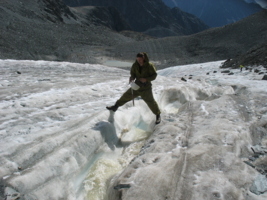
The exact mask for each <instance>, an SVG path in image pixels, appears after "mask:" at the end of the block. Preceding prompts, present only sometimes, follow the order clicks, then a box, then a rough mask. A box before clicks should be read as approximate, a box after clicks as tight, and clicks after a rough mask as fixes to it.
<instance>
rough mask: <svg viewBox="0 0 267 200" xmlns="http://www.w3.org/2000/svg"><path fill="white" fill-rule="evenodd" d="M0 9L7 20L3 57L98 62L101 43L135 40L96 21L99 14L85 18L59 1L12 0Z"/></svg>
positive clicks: (1, 44) (0, 48) (1, 41)
mask: <svg viewBox="0 0 267 200" xmlns="http://www.w3.org/2000/svg"><path fill="white" fill-rule="evenodd" d="M104 9H105V10H106V11H107V13H110V12H111V10H110V9H108V8H104ZM0 10H1V12H0V18H1V19H5V20H1V21H0V29H1V32H0V35H1V37H0V58H9V59H12V58H14V59H34V60H35V59H43V60H61V61H63V60H68V61H72V62H85V61H86V62H91V63H95V62H96V57H97V56H98V54H99V51H100V50H99V49H100V48H99V46H100V47H101V46H112V45H115V44H119V43H124V42H129V41H135V40H134V39H131V38H129V37H125V36H123V35H120V34H118V33H116V32H114V31H111V30H110V29H109V28H106V27H105V26H103V25H102V24H101V23H100V22H99V21H96V20H95V19H99V17H97V16H93V17H91V18H89V19H88V18H83V17H81V16H80V15H77V14H76V13H75V12H74V11H73V10H70V9H69V7H67V6H66V5H65V4H63V3H62V2H61V1H57V0H41V1H40V0H24V1H19V0H9V1H4V2H1V4H0ZM108 11H110V12H108ZM113 11H114V9H113ZM117 14H119V13H118V12H117ZM93 20H95V21H93ZM118 20H120V18H119V16H118ZM111 21H112V20H111ZM125 26H127V25H125ZM111 28H112V27H111ZM114 29H120V27H116V26H115V25H114ZM96 46H98V47H97V48H96V49H97V50H95V49H94V47H96Z"/></svg>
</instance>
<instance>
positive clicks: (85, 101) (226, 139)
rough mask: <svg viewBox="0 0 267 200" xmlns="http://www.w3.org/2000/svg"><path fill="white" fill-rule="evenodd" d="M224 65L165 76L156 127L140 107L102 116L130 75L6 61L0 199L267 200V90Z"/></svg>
mask: <svg viewBox="0 0 267 200" xmlns="http://www.w3.org/2000/svg"><path fill="white" fill-rule="evenodd" d="M221 63H222V61H219V62H210V63H202V64H194V65H185V66H176V67H170V68H167V69H164V70H160V71H159V72H158V77H157V80H156V81H154V82H153V91H154V95H155V98H156V100H157V102H158V103H159V106H160V109H161V110H162V119H163V121H162V123H161V124H160V125H157V126H155V125H154V123H155V116H154V115H153V114H152V112H151V111H150V110H149V108H148V107H147V106H146V104H145V103H144V102H143V101H142V99H140V98H138V99H136V105H135V107H133V106H132V102H129V103H127V104H126V105H125V106H123V107H121V108H119V110H118V111H117V112H116V113H115V114H114V113H113V112H109V111H107V110H106V109H105V106H106V105H112V104H113V103H114V102H115V101H116V100H117V99H118V98H119V97H120V96H121V94H122V93H123V92H124V91H126V90H127V89H128V87H129V86H128V83H127V82H128V78H129V71H125V70H122V69H118V68H112V67H106V66H102V65H90V64H76V63H67V62H47V61H17V60H0V74H1V76H0V108H1V118H0V120H1V123H0V199H8V200H11V199H14V200H15V199H27V200H35V199H42V200H56V199H69V200H76V199H77V200H104V199H105V200H136V199H140V200H156V199H168V200H176V199H177V200H191V199H192V200H195V199H198V200H211V199H222V200H231V199H232V200H263V199H267V193H266V192H267V178H266V174H267V173H266V172H267V171H265V170H266V169H267V155H266V152H267V93H266V92H267V81H263V80H261V78H262V77H263V75H262V74H261V75H259V74H258V73H254V72H250V71H249V70H245V69H244V71H243V72H240V71H239V70H238V69H237V70H230V71H231V72H233V73H234V74H233V75H228V74H227V73H221V71H222V69H220V68H219V66H220V65H221ZM257 69H259V70H260V71H261V72H265V74H266V69H265V68H263V67H261V66H259V67H257ZM224 70H225V69H224ZM207 73H209V74H208V75H207ZM182 77H184V78H185V79H186V80H187V81H186V82H185V81H182V80H181V78H182ZM189 77H191V79H189ZM114 187H115V188H116V189H114Z"/></svg>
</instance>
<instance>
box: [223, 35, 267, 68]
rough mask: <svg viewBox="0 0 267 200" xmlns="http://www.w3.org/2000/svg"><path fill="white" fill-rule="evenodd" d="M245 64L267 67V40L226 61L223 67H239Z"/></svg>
mask: <svg viewBox="0 0 267 200" xmlns="http://www.w3.org/2000/svg"><path fill="white" fill-rule="evenodd" d="M240 65H244V66H259V65H262V66H263V67H265V68H267V40H266V41H265V42H264V43H262V44H258V45H256V46H254V47H253V48H251V49H250V50H249V51H247V52H245V53H243V54H241V55H238V56H236V57H234V58H233V59H229V60H227V61H225V62H224V64H223V65H222V68H239V66H240Z"/></svg>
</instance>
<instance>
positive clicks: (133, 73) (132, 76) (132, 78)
mask: <svg viewBox="0 0 267 200" xmlns="http://www.w3.org/2000/svg"><path fill="white" fill-rule="evenodd" d="M130 74H131V76H130V79H129V83H130V82H132V81H133V80H134V79H135V78H136V75H135V71H134V65H132V68H131V72H130Z"/></svg>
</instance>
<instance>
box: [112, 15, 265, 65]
mask: <svg viewBox="0 0 267 200" xmlns="http://www.w3.org/2000/svg"><path fill="white" fill-rule="evenodd" d="M266 19H267V10H263V11H261V12H259V13H256V14H254V15H252V16H249V17H247V18H245V19H243V20H241V21H238V22H236V23H233V24H229V25H227V26H224V27H220V28H213V29H209V30H207V31H203V32H201V33H198V34H195V35H190V36H183V37H169V38H162V39H157V40H152V41H143V42H133V43H128V44H127V45H124V44H121V45H118V46H114V47H112V48H109V49H107V52H108V54H109V55H112V56H114V57H118V58H120V57H122V58H125V59H131V58H132V57H133V50H134V51H136V52H138V51H145V52H147V53H148V54H149V55H150V58H151V59H152V60H154V61H155V62H156V63H157V65H159V66H170V65H178V64H187V63H199V62H207V61H214V60H223V59H228V58H232V57H234V56H235V55H238V54H242V53H245V52H246V51H248V50H249V49H250V48H252V47H253V46H254V45H255V44H261V43H263V42H264V41H265V40H266V39H267V23H266Z"/></svg>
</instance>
